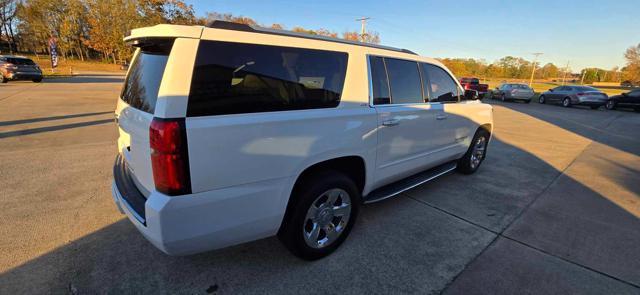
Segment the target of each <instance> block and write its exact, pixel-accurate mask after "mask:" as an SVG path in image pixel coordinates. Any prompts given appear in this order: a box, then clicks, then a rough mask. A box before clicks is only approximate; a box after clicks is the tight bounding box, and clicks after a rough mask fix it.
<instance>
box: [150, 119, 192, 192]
mask: <svg viewBox="0 0 640 295" xmlns="http://www.w3.org/2000/svg"><path fill="white" fill-rule="evenodd" d="M149 142H150V146H151V167H152V169H153V180H154V182H155V185H156V190H157V191H159V192H161V193H164V194H167V195H170V196H175V195H183V194H190V193H191V177H190V175H189V158H188V150H187V133H186V129H185V124H184V118H180V119H161V118H154V119H153V121H151V127H149Z"/></svg>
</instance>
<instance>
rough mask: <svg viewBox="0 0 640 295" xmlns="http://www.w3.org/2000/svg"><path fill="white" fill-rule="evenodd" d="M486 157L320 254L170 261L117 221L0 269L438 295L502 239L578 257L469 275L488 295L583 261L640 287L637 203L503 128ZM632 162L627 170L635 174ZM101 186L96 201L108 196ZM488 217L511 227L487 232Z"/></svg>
mask: <svg viewBox="0 0 640 295" xmlns="http://www.w3.org/2000/svg"><path fill="white" fill-rule="evenodd" d="M108 121H111V120H108ZM550 122H554V121H553V120H550ZM557 123H558V124H566V127H567V128H569V129H567V130H572V129H571V128H574V129H576V132H581V131H583V130H582V129H580V128H576V127H575V126H573V125H572V124H568V123H566V122H564V121H562V120H559V121H557ZM552 124H553V123H552ZM554 125H555V124H554ZM555 126H557V127H560V128H563V129H564V127H563V126H561V125H555ZM583 134H584V136H590V135H589V134H587V133H586V132H583ZM548 144H549V145H553V143H548ZM626 144H629V143H628V142H626ZM619 145H620V146H622V143H620V144H619ZM545 147H547V146H543V147H542V148H545ZM489 153H490V154H489V155H490V156H489V157H488V158H487V159H486V161H485V162H484V164H483V166H482V167H481V169H480V170H479V171H478V173H476V174H474V175H471V176H464V175H461V174H449V175H446V176H444V177H442V178H441V179H438V180H435V181H434V182H430V183H427V184H425V185H422V186H420V187H418V188H414V189H413V190H411V191H409V192H407V193H404V194H402V195H400V196H398V197H396V198H392V199H389V200H386V201H384V202H380V203H375V204H370V205H366V206H364V207H363V210H362V212H361V216H360V217H359V219H358V222H357V224H356V226H355V227H354V230H353V232H352V234H351V236H350V238H349V239H348V240H347V241H346V242H345V244H344V245H342V247H341V248H340V249H339V250H338V251H337V252H336V253H334V254H332V255H331V256H329V257H326V258H325V259H322V260H319V261H314V262H307V261H302V260H300V259H298V258H295V257H294V256H292V255H291V254H289V253H288V252H287V251H286V250H285V249H284V247H282V246H281V245H280V243H279V242H278V241H277V239H276V238H268V239H263V240H259V241H255V242H251V243H247V244H243V245H238V246H234V247H229V248H226V249H221V250H217V251H211V252H207V253H203V254H197V255H191V256H185V257H171V256H167V255H165V254H163V253H162V252H160V251H159V250H157V249H156V248H155V247H153V246H152V245H151V244H150V243H149V242H147V241H146V240H145V239H144V238H143V237H142V235H140V233H139V232H138V231H137V230H136V229H135V227H134V226H133V225H132V224H130V223H131V222H130V221H129V220H126V219H120V220H119V221H117V222H115V223H113V224H110V225H107V226H106V227H104V228H101V229H99V230H97V231H95V232H93V233H90V234H88V235H85V236H83V237H80V238H78V239H75V240H73V241H70V242H69V243H67V244H64V245H62V246H60V247H59V248H56V249H54V250H52V251H49V252H47V253H45V254H43V255H41V256H39V257H36V258H34V259H32V260H30V261H27V262H25V263H23V264H21V265H18V266H16V267H13V268H11V269H9V270H7V271H6V272H4V273H2V274H0V293H2V294H15V293H63V292H72V293H75V292H79V293H158V292H162V293H204V292H208V293H209V292H220V293H292V294H300V293H336V290H339V292H340V293H364V292H371V291H373V292H376V293H377V292H379V293H398V292H402V293H436V292H440V291H441V290H442V289H443V288H445V287H446V286H447V285H449V284H451V282H452V281H453V280H454V279H455V278H457V277H463V276H465V275H473V274H469V273H467V271H465V269H466V268H467V266H468V264H469V263H472V264H473V262H472V261H474V258H475V257H476V256H478V255H481V253H482V251H483V250H484V249H485V248H486V247H487V246H488V247H493V246H492V243H491V242H492V241H493V239H494V238H495V237H496V235H502V236H506V237H509V238H510V239H516V240H518V241H520V242H521V243H523V244H529V245H531V247H534V248H535V249H539V251H538V250H536V251H537V255H548V254H552V255H554V256H556V257H560V258H562V259H565V260H567V261H571V262H572V263H574V264H575V265H571V266H569V267H568V268H567V269H556V268H544V267H542V268H533V267H532V268H531V269H527V270H522V271H521V272H518V273H513V272H509V271H508V269H507V268H500V267H495V268H490V269H486V270H484V271H485V273H484V276H483V281H482V282H479V281H476V282H473V283H474V284H477V285H476V286H475V287H477V288H478V289H476V290H477V291H478V292H480V293H482V292H489V293H514V292H523V293H527V292H536V291H539V290H545V288H549V287H545V284H548V282H547V281H546V280H545V278H549V277H567V276H570V274H571V271H578V270H576V269H579V270H580V271H584V268H585V267H586V268H589V269H595V270H598V271H600V272H604V273H607V274H608V275H610V276H614V277H616V278H617V279H619V280H621V281H623V282H631V283H633V284H636V285H640V273H638V272H637V270H638V269H640V248H639V247H635V246H634V245H638V244H640V219H638V216H639V215H637V214H638V211H629V210H628V209H625V208H623V207H621V206H619V205H617V204H616V203H615V202H614V201H612V200H611V197H612V196H613V195H615V194H616V193H618V191H616V190H615V189H614V190H611V191H608V192H604V193H601V192H598V191H595V190H593V189H591V188H590V187H589V186H588V185H585V183H583V182H581V181H578V180H576V179H574V178H572V177H571V176H566V175H564V174H562V171H560V170H558V169H557V168H556V167H554V166H553V165H551V164H549V162H548V160H547V159H544V158H541V157H539V156H537V155H536V154H535V153H533V152H532V151H530V150H527V149H523V148H519V147H517V146H514V145H511V144H509V143H507V142H505V141H502V140H501V139H500V137H499V136H498V137H495V138H494V139H493V142H492V144H491V145H490V147H489ZM635 155H636V156H637V155H638V154H635ZM104 169H109V167H104ZM632 169H633V171H629V173H630V175H629V177H631V178H633V177H637V176H638V174H637V173H638V171H637V170H636V169H635V168H632ZM532 171H533V172H535V173H536V174H532ZM603 172H604V173H606V172H607V171H603ZM625 173H627V172H625ZM625 175H627V174H625ZM608 180H609V181H611V182H613V183H619V182H623V183H627V184H626V185H624V187H626V188H628V189H629V190H632V191H633V192H638V186H640V182H635V183H634V182H633V181H631V180H629V179H628V178H622V179H620V178H619V177H618V174H617V173H613V174H612V175H611V176H610V178H609V179H608ZM104 185H105V189H104V190H102V191H101V192H102V195H101V196H100V198H111V196H110V194H109V189H107V188H108V184H107V183H105V184H104ZM635 197H636V201H638V199H637V198H638V197H637V195H636V196H635ZM534 202H535V203H534ZM492 204H493V207H491V205H492ZM87 206H92V204H87ZM527 208H528V210H526V211H525V209H527ZM85 210H86V209H85ZM97 210H104V208H101V209H100V208H98V209H97ZM108 210H115V205H114V206H113V207H112V208H111V209H108ZM488 217H489V218H490V219H495V220H499V222H498V223H497V224H500V225H503V226H502V227H500V229H499V230H497V231H494V230H493V229H487V227H485V226H484V224H485V223H486V222H487V221H486V219H487V218H488ZM513 221H515V223H513V224H512V222H513ZM508 225H511V226H508ZM503 230H506V233H503ZM577 241H585V242H577ZM521 246H522V245H521ZM522 247H524V246H522ZM543 253H547V254H543ZM502 254H503V255H504V256H505V257H509V259H513V261H519V263H524V264H528V263H534V262H536V261H533V260H534V259H536V258H539V257H540V256H535V257H533V258H529V259H532V260H531V261H526V260H525V261H522V257H519V256H517V255H516V254H513V253H511V252H506V253H502ZM605 279H608V278H605ZM522 280H524V281H528V282H538V283H537V284H533V285H531V284H530V285H528V286H526V288H524V287H523V286H522V285H519V284H518V282H519V281H522ZM327 282H330V283H327ZM463 282H464V281H463ZM455 283H456V282H455V281H454V282H453V284H455ZM600 283H602V281H601V279H599V278H598V279H592V281H575V280H571V279H566V280H564V281H554V284H560V285H562V287H564V288H560V290H568V291H573V292H574V293H580V291H583V292H584V291H586V290H589V289H588V288H589V287H590V284H596V285H597V284H600ZM619 283H620V284H623V285H624V284H625V283H622V282H619ZM551 286H553V287H557V286H556V285H551ZM536 287H537V288H539V289H535V288H536ZM527 288H533V289H527Z"/></svg>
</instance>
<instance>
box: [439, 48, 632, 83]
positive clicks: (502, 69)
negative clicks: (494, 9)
mask: <svg viewBox="0 0 640 295" xmlns="http://www.w3.org/2000/svg"><path fill="white" fill-rule="evenodd" d="M639 46H640V44H639ZM632 48H636V49H635V51H634V52H636V53H635V56H637V54H638V53H637V52H640V49H638V48H640V47H632ZM632 48H630V49H629V50H627V51H628V52H629V51H630V50H631V51H633V49H632ZM633 54H634V53H627V54H626V55H625V56H632V55H633ZM637 59H638V58H637V57H636V60H637ZM439 60H440V61H441V62H442V63H443V64H444V65H446V66H447V67H448V68H449V69H450V70H451V71H452V72H453V73H454V74H455V75H456V76H460V77H464V76H469V77H478V78H483V79H487V78H506V79H522V80H528V79H530V78H531V72H532V70H533V66H534V63H533V62H532V61H528V60H526V59H524V58H521V57H513V56H506V57H503V58H501V59H499V60H497V61H495V62H493V63H487V62H486V61H485V60H482V59H473V58H442V59H439ZM633 60H634V59H633V58H631V59H630V58H627V62H628V65H627V66H626V67H623V68H618V67H613V68H612V69H609V70H607V69H601V68H593V67H592V68H585V69H582V70H581V71H580V73H575V74H574V73H572V72H571V70H570V69H568V68H566V67H564V66H563V67H559V66H557V65H555V64H553V63H545V64H539V63H536V64H535V67H536V68H535V74H534V79H538V80H541V79H543V80H550V79H561V78H562V77H565V76H566V77H567V78H568V77H571V78H572V79H577V80H578V81H580V82H582V83H584V84H591V83H593V82H622V81H626V80H628V81H640V76H639V75H638V74H639V70H640V66H638V65H639V64H640V63H639V62H637V61H635V62H634V61H633Z"/></svg>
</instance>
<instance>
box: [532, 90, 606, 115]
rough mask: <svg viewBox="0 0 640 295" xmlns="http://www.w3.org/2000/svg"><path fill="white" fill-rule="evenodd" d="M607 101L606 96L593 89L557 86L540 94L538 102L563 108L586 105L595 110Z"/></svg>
mask: <svg viewBox="0 0 640 295" xmlns="http://www.w3.org/2000/svg"><path fill="white" fill-rule="evenodd" d="M608 99H609V96H607V94H605V93H604V92H602V91H600V90H598V89H596V88H593V87H589V86H558V87H556V88H553V89H549V91H546V92H543V93H542V94H540V97H539V98H538V102H540V103H547V102H556V103H557V102H559V103H561V104H562V106H564V107H570V106H572V105H586V106H589V107H591V108H592V109H594V110H595V109H598V108H600V107H601V106H603V105H605V104H606V103H607V100H608Z"/></svg>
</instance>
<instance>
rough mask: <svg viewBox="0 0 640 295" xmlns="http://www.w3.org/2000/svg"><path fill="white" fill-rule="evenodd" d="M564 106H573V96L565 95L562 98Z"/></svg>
mask: <svg viewBox="0 0 640 295" xmlns="http://www.w3.org/2000/svg"><path fill="white" fill-rule="evenodd" d="M562 106H563V107H565V108H568V107H571V98H569V97H565V98H564V99H563V100H562Z"/></svg>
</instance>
